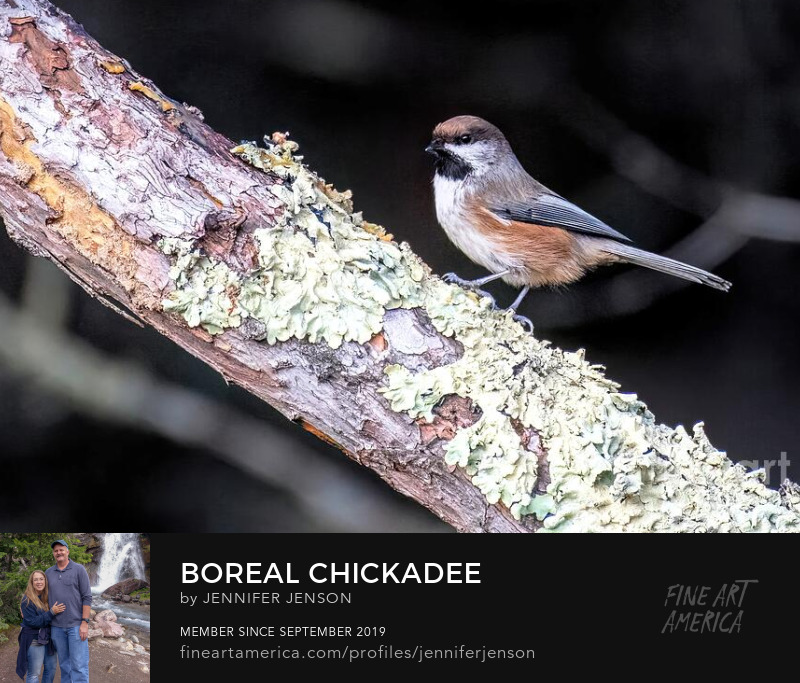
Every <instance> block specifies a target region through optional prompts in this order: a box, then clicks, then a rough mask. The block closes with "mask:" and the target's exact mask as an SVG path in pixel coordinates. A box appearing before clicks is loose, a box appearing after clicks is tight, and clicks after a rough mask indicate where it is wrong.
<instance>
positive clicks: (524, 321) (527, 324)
mask: <svg viewBox="0 0 800 683" xmlns="http://www.w3.org/2000/svg"><path fill="white" fill-rule="evenodd" d="M508 310H511V311H513V310H514V309H513V308H511V309H508ZM511 319H512V320H514V321H515V322H518V323H519V324H520V325H522V327H523V328H527V330H528V332H530V333H531V334H533V323H532V322H531V319H530V318H526V317H525V316H524V315H518V314H517V313H514V315H512V316H511Z"/></svg>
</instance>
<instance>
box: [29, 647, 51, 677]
mask: <svg viewBox="0 0 800 683" xmlns="http://www.w3.org/2000/svg"><path fill="white" fill-rule="evenodd" d="M56 659H57V658H56V655H54V654H53V655H49V654H47V646H46V645H35V644H33V643H31V646H30V647H29V648H28V675H27V676H25V683H39V681H40V680H41V683H53V679H54V678H55V677H56V666H58V664H57V663H56ZM42 664H44V673H43V674H42V677H41V679H40V678H39V672H40V671H41V670H42Z"/></svg>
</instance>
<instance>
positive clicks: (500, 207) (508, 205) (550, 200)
mask: <svg viewBox="0 0 800 683" xmlns="http://www.w3.org/2000/svg"><path fill="white" fill-rule="evenodd" d="M488 209H489V210H490V211H491V212H492V213H494V214H496V215H497V216H499V217H500V218H504V219H506V220H511V221H520V222H522V223H535V224H536V225H547V226H550V227H553V228H563V229H564V230H570V231H572V232H581V233H584V234H586V235H594V236H596V237H608V238H609V239H613V240H618V241H620V242H630V241H631V239H630V238H628V237H625V235H623V234H622V233H621V232H617V231H616V230H614V228H612V227H610V226H608V225H606V224H605V223H603V221H601V220H600V219H599V218H595V217H594V216H592V214H590V213H587V212H586V211H584V210H583V209H581V208H580V207H579V206H575V204H573V203H572V202H568V201H567V200H566V199H564V198H563V197H560V196H559V195H557V194H548V193H544V194H541V195H539V196H538V197H532V198H531V199H530V200H522V201H520V200H508V199H506V200H503V201H502V202H498V203H496V204H491V205H489V207H488Z"/></svg>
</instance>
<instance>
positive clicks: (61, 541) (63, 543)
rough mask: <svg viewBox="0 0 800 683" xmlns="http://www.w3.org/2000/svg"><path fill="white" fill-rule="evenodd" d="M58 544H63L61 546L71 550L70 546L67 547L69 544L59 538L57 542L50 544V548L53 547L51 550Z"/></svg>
mask: <svg viewBox="0 0 800 683" xmlns="http://www.w3.org/2000/svg"><path fill="white" fill-rule="evenodd" d="M56 543H60V544H61V545H63V546H64V547H65V548H66V549H67V550H69V546H68V545H67V542H66V541H63V540H61V539H60V538H57V539H56V540H55V541H53V542H52V543H51V544H50V547H51V548H53V547H55V545H56Z"/></svg>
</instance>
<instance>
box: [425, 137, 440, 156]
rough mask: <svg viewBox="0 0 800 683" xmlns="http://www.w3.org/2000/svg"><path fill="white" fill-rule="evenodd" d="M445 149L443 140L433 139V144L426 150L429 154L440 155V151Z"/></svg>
mask: <svg viewBox="0 0 800 683" xmlns="http://www.w3.org/2000/svg"><path fill="white" fill-rule="evenodd" d="M442 149H444V144H443V143H442V141H441V140H431V144H430V145H428V146H427V147H426V148H425V151H426V152H427V153H428V154H433V155H434V156H439V154H440V152H441V151H442Z"/></svg>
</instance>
